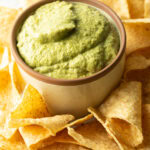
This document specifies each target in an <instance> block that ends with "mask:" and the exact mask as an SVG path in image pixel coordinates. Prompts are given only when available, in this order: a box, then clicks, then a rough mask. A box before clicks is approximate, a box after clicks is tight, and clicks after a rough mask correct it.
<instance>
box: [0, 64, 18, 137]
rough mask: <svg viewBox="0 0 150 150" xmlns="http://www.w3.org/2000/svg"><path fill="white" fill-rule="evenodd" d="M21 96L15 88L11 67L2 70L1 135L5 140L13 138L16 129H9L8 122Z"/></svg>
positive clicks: (0, 97)
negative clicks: (10, 71)
mask: <svg viewBox="0 0 150 150" xmlns="http://www.w3.org/2000/svg"><path fill="white" fill-rule="evenodd" d="M19 98H20V95H18V93H17V92H16V89H14V88H13V86H12V82H11V77H10V74H9V67H8V66H6V67H5V68H3V69H1V70H0V118H1V119H0V134H1V135H3V136H4V137H5V138H11V136H12V135H13V134H14V132H15V131H16V129H13V128H11V129H10V128H8V126H7V120H8V116H9V114H10V112H11V111H12V109H13V108H14V107H15V105H16V102H17V101H18V100H19Z"/></svg>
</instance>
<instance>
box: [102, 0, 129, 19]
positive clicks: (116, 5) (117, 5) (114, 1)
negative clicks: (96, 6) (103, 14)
mask: <svg viewBox="0 0 150 150" xmlns="http://www.w3.org/2000/svg"><path fill="white" fill-rule="evenodd" d="M99 1H100V2H103V3H104V4H106V5H108V6H109V7H110V8H112V9H113V10H114V11H115V12H116V13H117V14H118V15H119V16H120V17H121V18H122V19H129V18H130V14H129V8H128V2H127V0H99Z"/></svg>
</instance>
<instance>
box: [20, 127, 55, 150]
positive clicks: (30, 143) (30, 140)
mask: <svg viewBox="0 0 150 150" xmlns="http://www.w3.org/2000/svg"><path fill="white" fill-rule="evenodd" d="M19 131H20V134H21V136H22V137H23V139H24V141H25V144H26V145H27V147H28V148H29V149H33V150H34V149H39V148H43V147H45V146H47V145H51V144H52V143H53V140H52V139H49V140H48V141H49V142H48V143H46V144H47V145H46V144H43V143H44V141H43V140H45V139H47V138H49V137H50V138H52V137H51V136H50V135H51V134H50V132H48V130H47V129H45V128H43V127H40V126H36V125H31V126H26V127H23V128H20V129H19Z"/></svg>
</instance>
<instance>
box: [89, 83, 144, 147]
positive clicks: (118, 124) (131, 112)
mask: <svg viewBox="0 0 150 150" xmlns="http://www.w3.org/2000/svg"><path fill="white" fill-rule="evenodd" d="M89 111H90V112H91V113H93V115H94V116H95V117H96V118H97V119H99V118H98V116H99V115H97V116H96V115H95V114H97V113H98V114H100V116H102V117H100V119H101V120H104V123H105V125H106V127H107V128H109V130H111V132H112V134H113V135H114V136H115V137H116V138H117V139H119V140H120V141H122V142H123V143H125V144H126V145H128V146H131V147H135V146H137V145H139V144H141V143H142V141H143V135H142V127H141V125H142V123H141V84H140V82H126V83H122V84H121V85H120V87H118V88H117V89H116V90H115V91H114V92H112V93H111V95H110V96H109V97H108V98H107V99H106V101H105V102H104V103H103V104H102V105H101V106H100V107H99V108H98V110H97V111H94V110H93V109H89ZM99 121H100V120H99ZM101 123H102V122H101ZM135 137H136V138H135Z"/></svg>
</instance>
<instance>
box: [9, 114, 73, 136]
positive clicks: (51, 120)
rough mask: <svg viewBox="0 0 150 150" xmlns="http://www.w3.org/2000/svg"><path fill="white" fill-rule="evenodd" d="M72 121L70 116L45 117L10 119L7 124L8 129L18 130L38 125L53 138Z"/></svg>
mask: <svg viewBox="0 0 150 150" xmlns="http://www.w3.org/2000/svg"><path fill="white" fill-rule="evenodd" d="M73 119H74V116H72V115H56V116H53V117H45V118H40V119H32V118H26V119H12V120H10V122H9V127H10V128H19V127H25V126H29V125H38V126H41V127H43V128H45V129H47V130H48V131H49V132H50V133H51V135H52V136H55V135H56V133H57V132H59V131H61V130H63V129H64V128H65V127H66V125H67V124H68V123H69V122H70V121H72V120H73Z"/></svg>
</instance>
